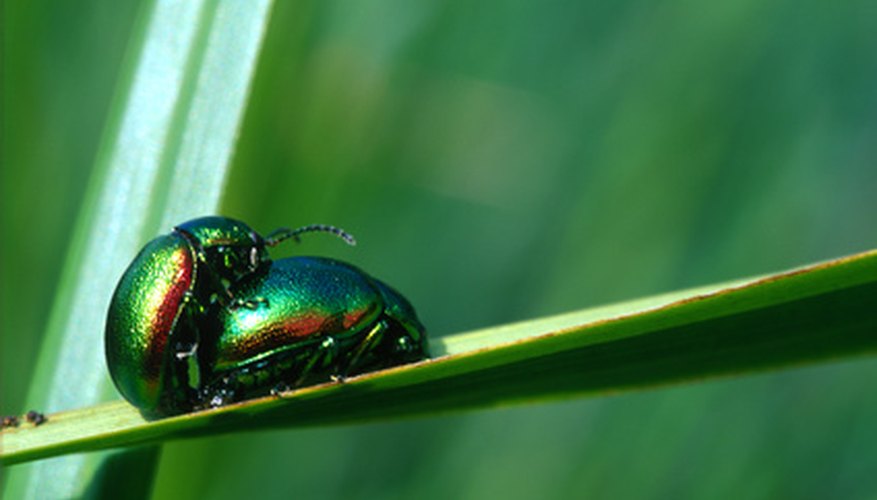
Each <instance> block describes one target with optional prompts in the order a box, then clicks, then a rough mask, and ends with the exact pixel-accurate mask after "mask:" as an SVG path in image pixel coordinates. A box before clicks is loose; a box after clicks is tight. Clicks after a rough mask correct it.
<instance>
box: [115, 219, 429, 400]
mask: <svg viewBox="0 0 877 500" xmlns="http://www.w3.org/2000/svg"><path fill="white" fill-rule="evenodd" d="M311 231H327V232H331V233H334V234H335V235H337V236H339V237H341V238H343V239H345V241H347V242H348V243H350V244H353V243H354V241H353V238H352V237H351V236H350V235H348V234H347V233H345V232H344V231H342V230H340V229H337V228H335V227H332V226H323V225H313V226H305V227H303V228H299V229H296V230H288V229H280V230H277V231H275V232H273V233H271V234H269V235H268V236H266V237H264V238H263V237H261V236H259V235H258V234H257V233H255V232H254V231H252V230H251V229H250V228H249V227H248V226H246V225H245V224H244V223H242V222H239V221H234V220H232V219H226V218H223V217H207V218H202V219H195V220H193V221H189V222H187V223H185V224H182V225H180V226H178V227H176V228H175V229H174V232H173V233H171V234H169V235H165V236H160V237H158V238H156V239H155V240H153V241H151V242H150V243H148V244H147V245H146V247H144V249H143V250H142V251H141V252H140V254H138V256H137V257H136V258H135V259H134V262H132V263H131V265H130V266H129V268H128V270H127V271H125V274H124V275H123V276H122V279H121V280H120V282H119V285H118V286H117V288H116V292H115V294H114V295H113V300H112V302H111V305H110V311H109V314H108V317H107V329H106V352H107V364H108V366H109V369H110V374H111V375H112V378H113V381H114V383H115V384H116V387H117V388H118V389H119V392H121V393H122V395H123V396H124V397H125V399H127V400H128V401H129V402H131V403H132V404H133V405H135V406H137V407H138V408H140V409H141V410H142V411H143V412H144V413H146V414H148V415H168V414H175V413H181V412H186V411H190V410H194V409H200V408H205V407H213V406H220V405H222V404H226V403H228V402H230V401H236V400H240V399H245V398H249V397H253V396H258V395H262V394H266V393H268V392H272V391H274V390H276V389H282V388H284V387H288V386H299V385H302V384H308V383H313V382H318V381H322V380H328V379H330V378H339V379H343V378H344V377H346V376H348V375H354V374H358V373H363V372H366V371H370V370H375V369H380V368H385V367H389V366H394V365H398V364H401V363H407V362H410V361H416V360H420V359H424V358H426V357H427V355H426V337H425V334H424V329H423V326H422V325H421V324H420V321H419V320H418V319H417V316H416V314H415V312H414V309H413V308H412V307H411V305H410V304H409V303H408V301H407V300H405V298H403V297H402V296H401V295H400V294H399V293H398V292H396V291H394V290H393V289H392V288H390V287H389V286H387V285H385V284H384V283H382V282H380V281H378V280H376V279H374V278H371V277H369V276H368V275H366V274H365V273H364V272H362V271H361V270H359V269H357V268H355V267H353V266H351V265H349V264H345V263H343V262H339V261H335V260H331V259H323V258H316V257H298V258H291V259H281V260H278V261H274V262H272V261H271V260H270V259H269V258H268V255H267V252H266V250H265V247H267V246H273V245H276V244H277V243H279V242H280V241H283V240H285V239H287V238H295V239H298V235H300V234H302V233H305V232H311Z"/></svg>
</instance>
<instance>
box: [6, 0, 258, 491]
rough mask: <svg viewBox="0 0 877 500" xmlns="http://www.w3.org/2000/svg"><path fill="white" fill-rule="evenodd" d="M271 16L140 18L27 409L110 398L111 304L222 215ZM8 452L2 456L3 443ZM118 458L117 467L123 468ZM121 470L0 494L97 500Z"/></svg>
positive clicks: (70, 462) (73, 464)
mask: <svg viewBox="0 0 877 500" xmlns="http://www.w3.org/2000/svg"><path fill="white" fill-rule="evenodd" d="M270 5H271V3H270V1H269V0H260V1H256V2H246V3H238V2H223V1H207V0H202V1H194V2H186V1H172V2H155V3H153V4H152V5H151V6H150V9H149V10H148V11H144V22H143V23H142V26H141V28H140V34H139V35H138V36H137V37H136V39H135V41H134V42H133V43H132V47H131V57H129V59H130V68H129V69H128V70H127V72H126V73H127V77H126V80H125V81H123V82H122V84H121V94H120V99H119V103H118V105H117V106H115V107H114V109H113V111H112V114H113V116H112V117H111V119H110V123H109V125H108V128H107V132H106V135H105V140H104V147H103V150H102V151H101V153H100V154H99V158H98V160H97V166H96V169H95V174H94V176H93V178H92V179H91V184H90V186H89V192H88V195H87V199H86V202H85V205H84V208H83V211H82V213H81V214H80V217H79V219H78V224H77V228H76V230H75V236H74V241H73V243H72V246H71V251H70V253H69V256H68V259H67V262H66V265H65V270H64V274H63V277H62V282H61V286H60V287H59V292H58V295H57V297H56V300H55V304H54V306H53V309H52V313H51V318H50V321H49V326H48V330H47V334H46V337H45V341H44V345H43V347H42V349H41V352H40V359H39V362H38V366H37V370H36V375H35V377H34V380H33V381H32V385H31V393H30V396H29V398H28V401H29V406H31V407H35V408H39V409H43V410H47V411H58V410H63V409H69V408H76V407H82V406H84V405H92V404H95V403H97V402H99V401H102V400H105V399H107V398H112V397H114V391H113V389H112V384H111V383H110V381H109V378H108V376H107V370H106V367H105V364H104V354H103V322H104V317H105V314H106V308H107V304H108V303H109V298H110V294H111V293H112V291H113V289H114V287H115V282H116V281H117V280H118V277H119V276H120V274H121V273H122V271H123V270H124V268H125V267H126V266H127V264H128V262H129V261H130V260H131V258H132V256H133V255H135V253H136V252H137V250H138V249H139V248H140V246H141V245H142V244H143V243H144V241H145V240H146V239H148V238H151V237H152V236H154V235H155V234H156V233H157V232H164V231H167V230H169V228H170V227H171V226H172V225H173V224H174V223H176V222H179V221H181V220H185V219H186V218H189V217H192V216H195V215H203V214H205V213H212V212H215V211H216V209H217V207H218V205H219V198H220V193H221V191H222V187H223V183H224V182H225V178H226V174H227V170H228V165H229V163H230V158H231V154H232V148H233V146H234V141H235V138H236V134H237V131H238V128H239V126H240V122H241V119H242V116H243V112H244V109H245V106H246V98H247V94H248V92H249V85H250V81H251V79H252V76H253V73H254V71H255V66H256V65H255V63H256V59H257V55H258V50H259V47H260V43H261V40H262V37H263V34H264V30H265V27H266V25H267V20H268V17H269V15H270ZM3 441H4V442H3V444H2V447H3V448H4V449H6V448H7V446H8V444H7V442H6V441H7V440H6V436H4V439H3ZM10 442H11V441H10ZM150 456H152V457H153V458H154V457H155V454H154V453H152V454H151V455H150ZM116 458H118V457H116ZM116 458H114V459H113V460H112V462H113V463H125V460H116ZM114 467H116V466H115V465H114V466H112V467H111V466H108V465H107V462H105V461H104V460H103V457H82V456H80V457H67V458H63V459H59V460H52V461H46V462H41V463H39V464H35V465H34V466H32V467H28V468H22V469H20V470H15V471H11V472H10V473H9V474H8V475H7V477H6V478H5V480H6V481H7V484H6V486H5V490H4V492H5V493H6V495H7V497H8V498H63V497H79V496H82V495H85V494H88V495H98V494H99V493H100V491H106V490H105V489H104V488H103V486H102V485H101V484H98V483H99V482H100V479H99V478H100V477H104V475H105V474H106V472H107V471H111V470H115V469H114ZM97 473H99V474H98V475H97V476H96V475H95V474H97ZM95 478H98V479H95Z"/></svg>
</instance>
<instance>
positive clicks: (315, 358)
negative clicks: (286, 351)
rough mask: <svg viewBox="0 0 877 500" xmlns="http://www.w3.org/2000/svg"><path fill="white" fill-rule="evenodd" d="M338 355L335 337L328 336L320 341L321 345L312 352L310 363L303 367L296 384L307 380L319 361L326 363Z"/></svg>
mask: <svg viewBox="0 0 877 500" xmlns="http://www.w3.org/2000/svg"><path fill="white" fill-rule="evenodd" d="M337 355H338V342H337V341H336V340H335V337H332V336H328V337H326V338H325V339H323V341H322V342H320V345H318V346H317V348H316V350H315V351H314V353H313V354H311V358H310V359H309V360H308V364H306V365H305V367H304V368H302V370H301V373H300V374H299V376H298V379H297V380H296V381H295V383H294V384H293V385H294V386H296V387H297V386H299V385H301V384H302V383H303V382H304V381H305V380H307V377H308V375H310V374H311V371H313V369H314V367H315V366H316V365H317V363H318V362H322V363H325V362H326V361H331V360H332V359H333V358H334V357H335V356H337Z"/></svg>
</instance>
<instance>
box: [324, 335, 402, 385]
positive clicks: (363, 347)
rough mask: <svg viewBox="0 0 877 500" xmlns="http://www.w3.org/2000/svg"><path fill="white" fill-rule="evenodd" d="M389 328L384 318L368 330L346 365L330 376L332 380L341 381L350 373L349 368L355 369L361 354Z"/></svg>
mask: <svg viewBox="0 0 877 500" xmlns="http://www.w3.org/2000/svg"><path fill="white" fill-rule="evenodd" d="M387 328H389V326H388V325H387V322H386V321H384V320H381V321H378V322H377V323H376V324H375V326H373V327H372V329H371V330H370V331H369V332H368V334H367V335H366V336H365V338H364V339H362V342H360V343H359V345H358V346H357V347H356V351H354V353H353V356H351V358H350V361H349V362H347V363H346V365H345V366H344V367H343V368H341V370H340V371H339V373H336V374H335V375H333V376H332V379H333V380H336V381H339V382H343V381H344V379H345V378H347V374H348V373H350V371H351V370H354V369H356V366H357V364H358V363H359V359H360V358H361V357H362V355H363V354H364V353H366V352H368V351H370V350H371V349H373V348H374V347H375V346H377V345H378V344H380V343H381V340H383V338H384V332H385V331H386V330H387Z"/></svg>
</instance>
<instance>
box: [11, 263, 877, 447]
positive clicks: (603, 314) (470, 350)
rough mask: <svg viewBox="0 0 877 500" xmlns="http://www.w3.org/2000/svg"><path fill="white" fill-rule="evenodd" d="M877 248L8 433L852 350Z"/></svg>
mask: <svg viewBox="0 0 877 500" xmlns="http://www.w3.org/2000/svg"><path fill="white" fill-rule="evenodd" d="M875 311H877V251H873V252H868V253H864V254H859V255H855V256H852V257H847V258H842V259H838V260H834V261H830V262H827V263H823V264H817V265H814V266H810V267H808V268H803V269H799V270H795V271H790V272H787V273H780V274H776V275H771V276H767V277H763V278H758V279H751V280H744V281H740V282H736V283H733V284H723V285H717V286H712V287H704V288H699V289H697V290H689V291H684V292H679V293H674V294H668V295H663V296H660V297H653V298H648V299H643V300H638V301H633V302H628V303H624V304H619V305H614V306H609V307H601V308H596V309H591V310H586V311H581V312H577V313H571V314H567V315H562V316H557V317H550V318H544V319H539V320H534V321H528V322H523V323H517V324H513V325H507V326H500V327H494V328H489V329H485V330H480V331H476V332H471V333H464V334H459V335H453V336H449V337H445V338H442V339H438V340H437V341H436V342H435V345H434V348H433V353H434V354H435V355H436V357H435V359H432V360H430V361H426V362H422V363H418V364H415V365H410V366H404V367H398V368H395V369H392V370H387V371H384V372H380V373H374V374H367V375H364V376H360V377H356V378H353V379H350V380H348V381H347V382H345V383H342V384H337V383H330V384H325V385H322V386H318V387H309V388H304V389H301V390H298V391H295V392H294V393H290V394H285V395H284V396H283V397H282V398H274V397H266V398H262V399H258V400H253V401H247V402H243V403H240V404H236V405H231V406H228V407H224V408H220V409H216V410H211V411H204V412H199V413H193V414H188V415H182V416H177V417H172V418H167V419H163V420H157V421H151V422H150V421H146V420H144V419H143V417H142V416H141V415H140V414H139V413H138V412H137V411H136V410H135V409H134V408H133V407H131V406H130V405H128V404H126V403H124V402H121V401H119V402H111V403H106V404H102V405H99V406H94V407H90V408H84V409H79V410H74V411H70V412H64V413H59V414H56V415H52V416H51V421H50V422H49V423H47V424H44V425H43V426H40V427H23V428H20V429H15V430H10V431H6V433H5V435H4V440H5V446H4V450H3V456H2V460H3V462H4V463H9V464H11V463H18V462H23V461H27V460H34V459H38V458H45V457H49V456H54V455H59V454H64V453H73V452H80V451H88V450H96V449H103V448H109V447H119V446H132V445H140V444H148V443H158V442H162V441H166V440H170V439H177V438H184V437H192V436H203V435H209V434H217V433H223V432H231V431H244V430H261V429H266V428H272V427H283V426H294V425H297V426H302V425H325V424H338V423H350V422H361V421H368V420H374V419H386V418H396V417H401V416H410V415H417V414H425V413H435V412H447V411H454V410H460V409H467V408H476V407H488V406H496V405H506V404H510V403H516V402H522V401H534V400H542V399H553V398H564V397H571V396H576V395H583V394H606V393H614V392H618V391H622V390H630V389H638V388H646V387H652V386H657V385H662V384H668V383H676V382H680V381H689V380H698V379H703V378H706V377H714V376H723V375H730V374H738V373H744V372H750V371H758V370H765V369H775V368H779V367H784V366H789V365H796V364H801V363H805V362H812V361H817V360H827V359H840V358H844V357H848V356H853V355H861V354H865V353H872V352H874V351H875V349H877V314H875Z"/></svg>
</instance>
